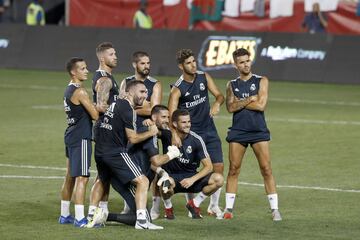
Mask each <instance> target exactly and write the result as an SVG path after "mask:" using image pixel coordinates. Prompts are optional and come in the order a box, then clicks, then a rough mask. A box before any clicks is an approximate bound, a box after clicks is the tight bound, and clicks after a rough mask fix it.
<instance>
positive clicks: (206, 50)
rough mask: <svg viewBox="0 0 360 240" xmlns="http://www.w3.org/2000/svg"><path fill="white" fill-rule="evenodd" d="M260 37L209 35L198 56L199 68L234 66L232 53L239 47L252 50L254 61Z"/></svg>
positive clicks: (212, 68)
mask: <svg viewBox="0 0 360 240" xmlns="http://www.w3.org/2000/svg"><path fill="white" fill-rule="evenodd" d="M260 43H261V39H260V38H256V37H239V36H230V37H228V36H209V37H208V38H207V39H206V40H205V41H204V42H203V44H202V46H201V50H200V54H199V56H198V64H199V68H200V69H201V70H204V71H211V70H220V69H227V68H233V67H234V66H233V63H234V60H233V58H232V53H233V52H234V51H235V50H236V49H238V48H245V49H247V50H248V51H249V52H250V59H251V60H252V61H253V62H254V60H255V56H256V51H257V47H258V45H259V44H260Z"/></svg>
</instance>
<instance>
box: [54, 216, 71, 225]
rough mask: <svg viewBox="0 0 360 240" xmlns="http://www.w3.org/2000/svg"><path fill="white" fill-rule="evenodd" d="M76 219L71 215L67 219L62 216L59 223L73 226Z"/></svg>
mask: <svg viewBox="0 0 360 240" xmlns="http://www.w3.org/2000/svg"><path fill="white" fill-rule="evenodd" d="M74 220H75V219H74V217H73V216H71V215H69V216H67V217H64V216H60V217H59V221H58V222H59V223H60V224H73V223H74Z"/></svg>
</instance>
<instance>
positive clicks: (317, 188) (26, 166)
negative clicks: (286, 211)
mask: <svg viewBox="0 0 360 240" xmlns="http://www.w3.org/2000/svg"><path fill="white" fill-rule="evenodd" d="M0 167H13V168H30V169H47V170H61V171H65V170H66V168H59V167H48V166H33V165H15V164H3V163H0ZM91 172H96V171H94V170H91ZM0 178H24V179H63V178H64V177H60V176H17V175H0ZM238 184H240V185H249V186H257V187H264V184H259V183H248V182H238ZM277 187H278V188H295V189H310V190H321V191H333V192H353V193H360V190H355V189H353V190H348V189H339V188H325V187H311V186H296V185H277Z"/></svg>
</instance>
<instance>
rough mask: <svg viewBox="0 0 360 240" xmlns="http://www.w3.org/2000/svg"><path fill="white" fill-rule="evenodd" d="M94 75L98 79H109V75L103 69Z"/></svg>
mask: <svg viewBox="0 0 360 240" xmlns="http://www.w3.org/2000/svg"><path fill="white" fill-rule="evenodd" d="M94 75H95V76H97V77H99V78H100V77H109V74H108V73H107V72H106V71H105V70H103V69H98V70H96V71H95V74H94Z"/></svg>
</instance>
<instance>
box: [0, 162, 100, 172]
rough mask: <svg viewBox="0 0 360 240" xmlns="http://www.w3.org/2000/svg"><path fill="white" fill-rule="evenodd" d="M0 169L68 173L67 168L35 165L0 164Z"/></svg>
mask: <svg viewBox="0 0 360 240" xmlns="http://www.w3.org/2000/svg"><path fill="white" fill-rule="evenodd" d="M0 167H12V168H30V169H47V170H58V171H66V168H60V167H48V166H34V165H16V164H4V163H0ZM90 172H92V173H96V172H97V171H95V170H90Z"/></svg>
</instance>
